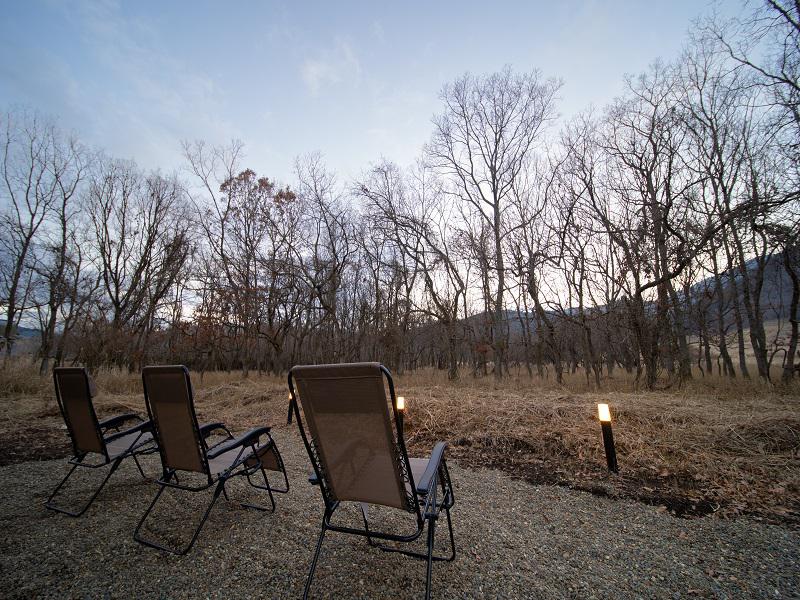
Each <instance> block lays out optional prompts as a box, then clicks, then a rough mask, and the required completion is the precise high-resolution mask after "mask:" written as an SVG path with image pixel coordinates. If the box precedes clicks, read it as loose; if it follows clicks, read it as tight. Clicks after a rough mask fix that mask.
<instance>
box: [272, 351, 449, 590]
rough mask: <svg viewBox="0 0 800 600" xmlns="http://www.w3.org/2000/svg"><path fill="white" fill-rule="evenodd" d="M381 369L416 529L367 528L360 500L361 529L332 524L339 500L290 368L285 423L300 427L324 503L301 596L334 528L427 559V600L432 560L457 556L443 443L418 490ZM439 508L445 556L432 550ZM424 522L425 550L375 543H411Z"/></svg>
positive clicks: (312, 479)
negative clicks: (447, 541)
mask: <svg viewBox="0 0 800 600" xmlns="http://www.w3.org/2000/svg"><path fill="white" fill-rule="evenodd" d="M380 370H381V372H382V374H383V376H384V379H385V381H386V382H387V384H388V387H389V395H390V398H391V403H392V414H393V417H394V418H393V429H394V433H395V435H396V440H397V451H398V455H399V456H398V457H399V459H400V461H402V463H403V465H404V467H405V472H406V473H407V474H408V478H409V484H410V487H411V490H412V492H413V493H412V494H411V503H410V504H411V505H410V506H409V507H408V508H407V509H406V510H407V511H408V512H410V513H413V514H414V516H415V520H416V529H415V530H414V531H413V532H412V533H410V534H406V535H402V534H397V533H391V532H383V531H374V530H371V529H370V528H369V522H368V519H367V510H366V506H365V504H364V503H359V504H360V508H361V515H362V517H363V520H364V528H363V529H357V528H354V527H344V526H340V525H335V524H333V523H331V519H332V517H333V515H334V513H335V512H336V510H337V508H339V506H340V505H341V503H340V501H339V500H337V499H335V497H334V495H333V491H332V489H331V486H330V485H329V483H328V481H327V480H326V478H325V475H324V469H323V468H322V465H321V463H320V461H319V457H318V456H317V453H316V451H315V449H314V446H313V445H312V440H310V439H309V436H308V433H307V432H306V428H305V426H304V424H303V419H302V417H301V414H300V409H299V403H298V401H297V392H296V391H295V387H294V379H293V375H292V371H291V370H290V371H289V376H288V383H289V392H290V396H291V398H290V403H289V413H288V419H287V420H288V422H290V423H291V421H292V416H294V417H295V418H296V420H297V425H298V428H299V430H300V437H301V438H302V440H303V444H304V445H305V447H306V451H307V452H308V456H309V459H310V460H311V466H312V467H313V469H314V474H313V475H312V476H311V477H310V478H309V481H310V482H311V483H313V484H315V485H318V486H319V488H320V492H321V494H322V499H323V502H324V503H325V510H324V513H323V516H322V526H321V531H320V534H319V538H318V540H317V545H316V548H315V550H314V556H313V558H312V560H311V567H310V569H309V572H308V577H307V579H306V584H305V588H304V590H303V598H304V599H307V598H308V595H309V592H310V589H311V583H312V581H313V578H314V572H315V570H316V567H317V561H318V559H319V555H320V551H321V550H322V542H323V540H324V538H325V533H326V532H327V531H336V532H339V533H347V534H352V535H358V536H362V537H365V538H366V539H367V543H368V545H369V546H370V547H373V548H378V549H380V550H382V551H384V552H397V553H399V554H404V555H406V556H410V557H413V558H418V559H422V560H425V561H426V562H427V569H426V579H425V598H426V600H427V599H429V598H430V596H431V577H432V568H433V563H434V562H439V561H447V562H450V561H453V560H454V559H455V557H456V545H455V537H454V534H453V522H452V518H451V516H450V509H451V508H452V507H453V504H454V503H455V496H454V494H453V486H452V481H451V479H450V473H449V471H448V469H447V462H446V460H445V458H444V449H445V448H446V444H443V443H440V444H437V449H440V452H439V457H440V459H439V462H438V465H437V468H436V471H435V474H434V476H433V479H432V482H431V485H430V487H429V488H428V492H427V493H422V492H421V491H420V490H418V489H417V487H416V485H415V482H414V475H413V473H412V470H411V463H410V461H409V458H408V452H407V451H406V445H405V440H404V438H403V428H402V422H403V417H402V412H400V411H398V409H397V399H396V397H395V389H394V381H393V380H392V375H391V373H390V372H389V370H388V369H387V368H386V367H384V366H383V365H381V367H380ZM433 454H436V449H435V450H434V453H433ZM432 456H433V455H432ZM432 460H433V458H432ZM438 488H441V494H442V497H441V498H438V496H437V494H438V492H437V490H438ZM420 499H421V500H422V501H423V503H422V504H420ZM442 510H444V512H445V515H446V517H447V528H448V531H449V537H450V553H449V555H445V556H439V555H435V554H434V553H433V546H434V539H435V531H436V523H437V521H438V519H439V516H440V514H441V512H442ZM426 525H427V540H426V543H427V551H426V552H424V553H423V552H415V551H411V550H405V549H403V548H396V547H392V546H387V545H385V544H379V543H376V542H375V540H383V541H390V542H398V543H410V542H413V541H415V540H417V539H419V538H420V536H421V535H422V533H423V532H424V531H425V527H426Z"/></svg>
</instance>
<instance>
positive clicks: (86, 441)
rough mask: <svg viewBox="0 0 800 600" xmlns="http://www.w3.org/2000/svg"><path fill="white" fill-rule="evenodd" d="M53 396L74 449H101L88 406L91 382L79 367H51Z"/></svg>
mask: <svg viewBox="0 0 800 600" xmlns="http://www.w3.org/2000/svg"><path fill="white" fill-rule="evenodd" d="M53 378H54V379H55V382H56V386H55V387H56V397H57V400H58V402H59V404H60V405H61V410H62V412H63V414H64V421H65V422H66V424H67V429H68V430H69V434H70V437H71V438H72V445H73V446H74V449H75V453H76V454H79V453H82V452H97V453H99V454H102V453H103V438H102V437H101V436H100V427H99V425H98V422H97V415H96V414H95V412H94V408H93V407H92V396H93V395H94V394H95V389H94V384H93V383H92V380H91V378H90V377H89V375H88V373H87V372H86V370H85V369H83V368H81V367H58V368H56V369H54V371H53Z"/></svg>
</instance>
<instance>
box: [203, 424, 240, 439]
mask: <svg viewBox="0 0 800 600" xmlns="http://www.w3.org/2000/svg"><path fill="white" fill-rule="evenodd" d="M217 429H224V430H225V433H227V434H228V435H229V436H230V437H233V435H232V434H231V432H230V431H228V428H227V427H225V423H219V422H215V423H205V424H203V425H200V435H202V436H203V439H205V438H207V437H208V436H210V435H211V434H212V433H214V431H216V430H217Z"/></svg>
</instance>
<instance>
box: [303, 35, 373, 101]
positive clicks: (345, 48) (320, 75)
mask: <svg viewBox="0 0 800 600" xmlns="http://www.w3.org/2000/svg"><path fill="white" fill-rule="evenodd" d="M300 76H301V77H302V79H303V83H305V84H306V87H307V88H308V89H309V91H310V92H311V93H312V94H313V95H314V96H316V95H318V94H319V93H320V92H321V91H322V89H323V88H325V87H328V86H332V85H336V84H339V83H342V82H344V81H354V82H355V83H356V84H357V83H358V81H359V80H360V78H361V63H360V62H359V60H358V57H357V56H356V53H355V50H354V49H353V46H352V44H350V42H349V41H348V40H346V39H342V38H340V39H337V40H336V42H335V44H334V46H333V49H332V50H331V51H329V52H327V53H326V56H324V57H319V58H309V59H306V60H305V61H304V62H303V64H302V66H301V67H300Z"/></svg>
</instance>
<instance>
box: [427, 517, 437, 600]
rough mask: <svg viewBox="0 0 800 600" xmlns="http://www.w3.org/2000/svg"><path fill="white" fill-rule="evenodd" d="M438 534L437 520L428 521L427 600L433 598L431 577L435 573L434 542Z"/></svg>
mask: <svg viewBox="0 0 800 600" xmlns="http://www.w3.org/2000/svg"><path fill="white" fill-rule="evenodd" d="M435 532H436V519H429V520H428V565H427V573H426V577H425V600H430V598H431V575H432V573H433V541H434V536H435Z"/></svg>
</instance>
